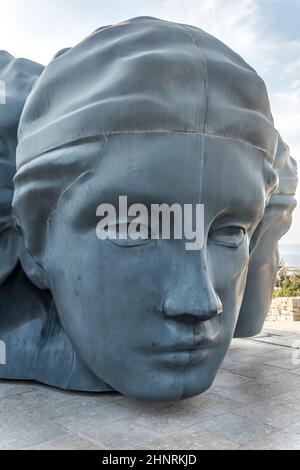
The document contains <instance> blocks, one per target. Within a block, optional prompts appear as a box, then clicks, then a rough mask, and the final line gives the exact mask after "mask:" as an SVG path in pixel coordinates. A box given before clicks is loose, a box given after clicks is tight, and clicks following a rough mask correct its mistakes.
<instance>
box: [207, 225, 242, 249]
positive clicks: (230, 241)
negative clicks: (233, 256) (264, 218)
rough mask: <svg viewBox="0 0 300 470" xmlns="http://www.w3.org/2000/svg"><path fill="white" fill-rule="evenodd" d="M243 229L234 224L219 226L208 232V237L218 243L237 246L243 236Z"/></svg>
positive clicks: (232, 246)
mask: <svg viewBox="0 0 300 470" xmlns="http://www.w3.org/2000/svg"><path fill="white" fill-rule="evenodd" d="M245 233H246V231H245V229H244V228H242V227H236V226H233V225H231V226H226V227H220V228H217V229H215V230H212V231H211V232H210V233H209V239H210V240H211V241H212V242H214V243H217V244H218V245H224V246H228V247H230V248H238V247H239V246H240V245H241V244H242V242H243V240H244V237H245Z"/></svg>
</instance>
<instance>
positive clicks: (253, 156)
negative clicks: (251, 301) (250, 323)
mask: <svg viewBox="0 0 300 470" xmlns="http://www.w3.org/2000/svg"><path fill="white" fill-rule="evenodd" d="M202 155H203V157H204V158H203V159H202V158H201V156H202ZM82 158H84V155H82ZM263 165H264V161H263V156H262V154H261V153H260V152H259V151H258V150H256V149H254V148H252V147H251V146H248V145H245V144H243V143H238V142H234V141H232V140H230V139H222V138H216V137H205V138H204V137H203V136H200V135H196V134H184V133H178V134H176V133H173V134H168V135H167V134H155V133H153V134H149V133H148V134H139V135H116V136H113V137H110V138H108V140H107V142H106V144H105V148H104V151H103V154H102V157H101V161H100V163H99V165H98V166H97V167H96V168H95V169H94V171H93V172H92V173H90V174H87V175H85V176H83V177H82V178H81V179H79V180H78V181H77V182H76V183H75V184H74V185H72V186H71V187H70V188H69V189H68V190H67V191H65V192H64V194H63V195H62V197H61V199H60V201H59V204H58V207H57V208H56V211H55V213H54V215H53V216H52V218H51V220H50V223H49V230H48V239H47V244H46V251H45V256H44V260H43V262H44V267H45V269H46V271H47V275H48V280H49V285H50V289H51V291H52V294H53V297H54V301H55V304H56V307H57V310H58V313H59V315H60V318H61V321H62V323H63V326H64V328H65V330H66V332H67V333H68V335H69V336H70V338H71V340H72V341H73V344H74V346H75V347H76V348H77V351H78V353H79V354H80V355H81V357H82V358H83V360H84V361H85V363H86V364H87V365H88V366H89V367H90V369H91V370H92V371H93V372H94V373H95V374H96V375H97V376H99V377H101V378H102V379H103V380H104V381H106V382H107V383H108V384H109V385H111V386H112V387H113V388H114V389H116V390H118V391H120V392H121V393H123V394H125V395H129V396H133V397H137V398H142V399H147V400H177V399H180V398H184V397H189V396H193V395H196V394H199V393H201V392H203V391H204V390H205V389H207V388H208V387H209V386H210V384H211V382H212V381H213V379H214V377H215V374H216V372H217V370H218V368H219V366H220V363H221V361H222V359H223V357H224V354H225V352H226V350H227V348H228V345H229V343H230V341H231V338H232V336H233V332H234V328H235V325H236V321H237V315H238V311H239V308H240V304H241V300H242V296H243V291H244V286H245V279H246V274H247V266H248V245H249V236H250V235H251V234H252V232H253V230H254V228H255V226H256V225H257V223H258V221H259V219H260V218H261V216H262V214H263V211H264V200H265V182H264V177H263ZM120 195H127V196H128V205H130V204H133V203H144V204H146V205H147V206H150V204H152V203H167V204H169V205H171V204H173V203H179V204H186V203H192V204H196V203H199V202H201V203H203V204H204V205H205V207H204V211H205V221H204V233H205V242H204V246H203V249H201V250H196V251H187V250H186V249H185V242H186V240H184V239H182V240H175V239H170V240H162V239H159V240H153V239H152V240H151V239H150V240H149V241H146V242H145V241H143V242H142V243H140V244H139V243H138V244H136V245H135V246H128V244H127V243H126V242H124V243H122V241H119V242H118V244H116V243H114V242H113V241H112V240H99V239H98V238H97V236H96V224H97V222H98V220H99V219H97V217H96V208H97V206H98V205H99V204H101V203H111V204H114V205H115V206H116V207H117V206H118V198H119V196H120ZM220 303H222V308H223V313H221V314H220V315H218V313H217V311H218V308H219V307H220Z"/></svg>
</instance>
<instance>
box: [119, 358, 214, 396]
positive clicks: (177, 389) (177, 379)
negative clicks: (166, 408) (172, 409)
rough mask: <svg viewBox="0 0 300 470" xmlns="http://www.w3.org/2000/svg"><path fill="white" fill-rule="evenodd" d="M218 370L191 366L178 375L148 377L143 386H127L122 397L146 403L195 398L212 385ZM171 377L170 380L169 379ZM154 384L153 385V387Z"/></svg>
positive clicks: (209, 367)
mask: <svg viewBox="0 0 300 470" xmlns="http://www.w3.org/2000/svg"><path fill="white" fill-rule="evenodd" d="M217 370H218V368H215V367H214V366H209V365H208V364H207V365H205V366H202V367H201V370H200V371H199V368H198V369H196V368H195V367H193V366H192V365H190V366H187V367H186V368H185V370H184V371H182V372H181V373H180V374H179V373H178V372H176V373H174V374H170V373H166V375H165V376H164V377H162V376H161V375H160V377H157V376H155V374H153V376H152V380H150V377H149V376H148V377H147V378H145V380H144V384H143V385H141V384H137V383H132V384H131V385H130V386H129V387H128V384H126V385H127V386H126V387H125V389H123V390H119V391H120V393H122V394H123V395H125V396H127V397H129V398H133V399H135V400H140V401H147V402H176V401H179V400H185V399H188V398H192V397H195V396H197V395H200V394H201V393H203V392H205V391H206V390H207V389H209V387H210V386H211V385H212V383H213V381H214V379H215V376H216V373H217ZM170 375H172V378H170ZM154 384H155V385H154Z"/></svg>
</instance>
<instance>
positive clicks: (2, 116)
mask: <svg viewBox="0 0 300 470" xmlns="http://www.w3.org/2000/svg"><path fill="white" fill-rule="evenodd" d="M42 70H43V67H42V66H41V65H39V64H37V63H35V62H31V61H30V60H26V59H15V58H14V57H13V56H11V55H10V54H9V53H7V52H5V51H0V93H1V99H0V283H1V282H3V280H4V279H6V277H7V276H8V275H9V274H10V273H11V271H12V270H13V268H14V266H15V265H16V263H17V260H18V241H17V234H16V232H15V227H14V223H13V218H12V199H13V177H14V175H15V172H16V147H17V129H18V125H19V119H20V116H21V112H22V109H23V106H24V103H25V100H26V98H27V96H28V95H29V93H30V90H31V88H32V85H33V83H34V82H35V80H36V79H37V77H38V76H39V75H40V74H41V72H42Z"/></svg>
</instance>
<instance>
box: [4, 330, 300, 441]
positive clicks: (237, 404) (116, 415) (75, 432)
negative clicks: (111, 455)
mask: <svg viewBox="0 0 300 470" xmlns="http://www.w3.org/2000/svg"><path fill="white" fill-rule="evenodd" d="M297 348H300V322H298V323H291V324H289V325H287V324H284V325H277V324H275V323H272V324H271V325H270V324H269V325H268V326H267V327H266V328H265V329H264V331H263V333H262V334H261V335H260V336H258V337H256V338H253V339H246V340H234V341H233V343H232V346H231V348H230V351H229V352H228V354H227V356H226V358H225V360H224V363H223V365H222V368H221V370H220V371H219V374H218V376H217V378H216V380H215V383H214V385H213V386H212V388H211V389H210V390H209V391H207V392H206V393H204V394H203V395H201V396H199V397H195V398H191V399H188V400H185V401H183V402H179V403H167V404H151V403H150V404H145V403H141V402H137V401H134V400H131V399H128V398H125V397H122V396H120V395H119V394H116V393H107V394H86V393H71V392H62V391H59V390H57V389H53V388H49V387H46V386H42V385H35V384H33V383H29V382H8V381H1V382H0V449H147V450H148V449H175V450H181V449H189V450H195V449H300V349H297Z"/></svg>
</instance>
